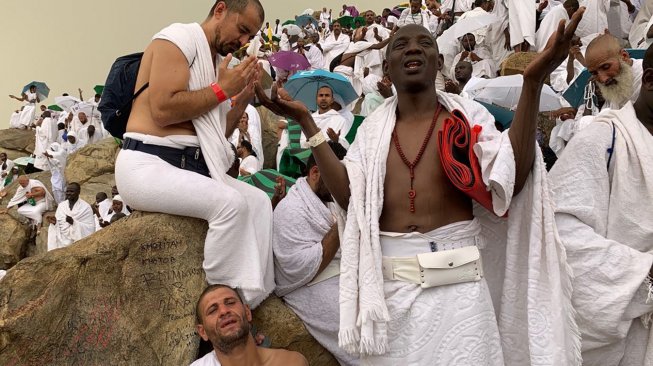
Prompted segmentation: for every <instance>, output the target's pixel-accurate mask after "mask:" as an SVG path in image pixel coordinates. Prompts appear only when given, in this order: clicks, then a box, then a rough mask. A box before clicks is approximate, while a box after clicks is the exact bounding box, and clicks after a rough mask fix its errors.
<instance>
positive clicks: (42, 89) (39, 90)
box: [22, 81, 50, 102]
mask: <svg viewBox="0 0 653 366" xmlns="http://www.w3.org/2000/svg"><path fill="white" fill-rule="evenodd" d="M32 85H34V86H35V87H36V94H38V95H39V99H40V100H41V102H42V101H43V100H45V98H47V97H48V95H50V88H48V86H47V85H45V83H44V82H42V81H32V82H31V83H29V84H27V85H25V86H24V87H23V91H22V92H23V93H25V92H27V91H29V87H30V86H32Z"/></svg>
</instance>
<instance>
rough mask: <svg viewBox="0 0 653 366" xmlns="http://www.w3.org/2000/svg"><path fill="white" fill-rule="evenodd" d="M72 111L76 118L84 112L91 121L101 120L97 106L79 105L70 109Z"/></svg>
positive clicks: (89, 104)
mask: <svg viewBox="0 0 653 366" xmlns="http://www.w3.org/2000/svg"><path fill="white" fill-rule="evenodd" d="M70 111H71V112H72V113H73V114H74V115H75V116H77V115H78V114H79V113H81V112H84V113H85V114H86V116H87V117H88V118H89V119H91V118H100V112H99V111H98V109H97V106H96V105H95V104H93V103H90V102H81V103H77V104H75V105H74V106H73V107H72V108H71V109H70Z"/></svg>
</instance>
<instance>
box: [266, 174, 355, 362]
mask: <svg viewBox="0 0 653 366" xmlns="http://www.w3.org/2000/svg"><path fill="white" fill-rule="evenodd" d="M332 209H335V205H334V204H332V203H328V206H327V205H325V204H324V203H323V202H322V201H321V200H320V199H319V198H318V196H317V195H316V194H315V192H313V190H312V189H311V187H310V186H309V184H308V182H307V181H306V178H305V177H302V178H299V179H297V182H296V183H295V185H294V186H292V187H291V188H290V190H289V191H288V195H287V196H286V198H284V199H283V200H282V201H281V202H279V205H278V206H277V207H276V209H275V210H274V235H273V240H272V246H273V248H274V261H275V262H274V263H275V268H274V273H275V281H276V283H277V287H276V289H275V293H276V294H277V296H280V297H281V296H282V297H283V299H284V301H285V303H286V304H287V305H288V306H289V307H290V308H291V309H292V310H293V311H294V312H295V313H296V314H297V316H299V318H300V319H301V320H302V321H303V322H304V324H305V325H306V328H307V329H308V331H309V332H310V333H311V335H312V336H313V337H315V339H316V340H317V341H318V342H319V343H320V344H321V345H322V346H324V347H325V348H326V349H327V350H329V352H331V353H332V354H333V355H334V356H335V357H336V358H337V359H338V362H339V363H340V364H341V365H344V366H349V365H357V364H358V362H357V359H356V357H354V356H351V355H349V354H347V353H346V352H345V350H343V349H342V348H340V347H339V346H338V329H339V327H338V319H339V317H340V315H339V309H338V306H339V303H338V287H339V283H340V281H339V276H337V274H338V273H339V268H340V251H338V252H337V253H336V255H335V257H334V259H333V260H332V261H331V262H330V263H329V264H328V267H326V268H325V269H324V270H323V271H322V272H321V273H320V276H324V275H327V274H328V275H329V276H333V277H331V278H328V279H326V280H324V281H321V282H318V283H311V282H312V281H314V279H315V276H316V275H317V271H318V269H319V268H320V265H321V264H322V252H323V247H322V240H323V239H324V236H325V235H326V233H327V232H328V231H329V230H330V229H331V226H332V225H333V224H334V223H335V222H336V218H335V216H334V214H333V213H332ZM331 270H333V271H334V272H331V273H329V272H330V271H331ZM325 278H327V277H325Z"/></svg>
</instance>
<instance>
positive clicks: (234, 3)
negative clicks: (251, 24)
mask: <svg viewBox="0 0 653 366" xmlns="http://www.w3.org/2000/svg"><path fill="white" fill-rule="evenodd" d="M221 2H222V3H225V5H226V6H227V9H228V10H229V11H235V12H236V13H242V12H243V10H245V8H246V7H247V5H249V4H250V3H254V6H256V10H258V16H259V17H260V18H261V21H263V20H265V9H263V5H261V2H260V1H259V0H217V1H216V2H215V4H213V6H212V7H211V11H209V17H210V16H211V15H213V12H215V7H216V6H218V4H219V3H221Z"/></svg>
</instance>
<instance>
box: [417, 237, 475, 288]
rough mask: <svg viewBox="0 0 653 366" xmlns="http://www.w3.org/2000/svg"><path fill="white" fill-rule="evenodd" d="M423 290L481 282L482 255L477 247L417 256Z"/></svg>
mask: <svg viewBox="0 0 653 366" xmlns="http://www.w3.org/2000/svg"><path fill="white" fill-rule="evenodd" d="M417 262H418V263H419V269H420V281H421V286H422V288H429V287H435V286H444V285H452V284H455V283H462V282H474V281H480V280H481V278H483V265H482V263H481V253H480V252H479V250H478V248H477V247H476V246H468V247H463V248H458V249H452V250H444V251H441V252H432V253H422V254H418V255H417Z"/></svg>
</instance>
